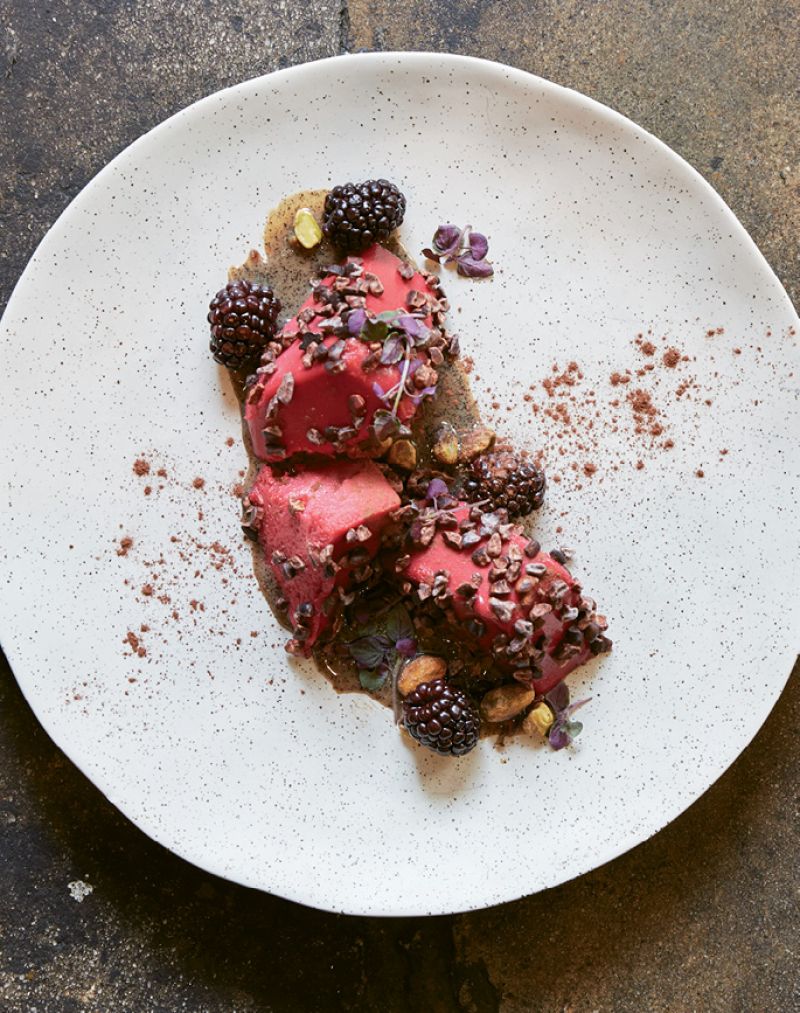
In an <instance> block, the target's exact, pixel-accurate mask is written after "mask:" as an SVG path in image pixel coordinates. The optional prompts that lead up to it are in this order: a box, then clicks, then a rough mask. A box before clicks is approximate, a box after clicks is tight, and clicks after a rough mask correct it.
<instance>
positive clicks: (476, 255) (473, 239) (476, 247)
mask: <svg viewBox="0 0 800 1013" xmlns="http://www.w3.org/2000/svg"><path fill="white" fill-rule="evenodd" d="M469 252H470V254H471V256H472V258H473V260H483V258H484V257H485V256H486V254H487V253H488V252H489V240H488V239H487V238H486V236H484V234H483V233H482V232H470V234H469Z"/></svg>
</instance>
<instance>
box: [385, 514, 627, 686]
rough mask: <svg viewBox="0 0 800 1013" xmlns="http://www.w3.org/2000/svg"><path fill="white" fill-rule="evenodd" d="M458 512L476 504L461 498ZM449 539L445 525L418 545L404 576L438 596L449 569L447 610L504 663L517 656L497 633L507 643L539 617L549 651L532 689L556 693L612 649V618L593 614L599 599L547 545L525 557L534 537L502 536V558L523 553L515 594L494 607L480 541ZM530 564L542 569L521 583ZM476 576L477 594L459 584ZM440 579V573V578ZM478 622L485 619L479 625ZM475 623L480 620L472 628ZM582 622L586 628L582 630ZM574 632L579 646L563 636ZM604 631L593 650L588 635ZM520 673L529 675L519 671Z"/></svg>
mask: <svg viewBox="0 0 800 1013" xmlns="http://www.w3.org/2000/svg"><path fill="white" fill-rule="evenodd" d="M452 512H453V513H454V514H455V516H456V518H457V520H458V521H459V522H461V521H463V520H464V519H465V518H466V517H467V516H468V514H469V506H467V505H465V504H462V505H460V506H458V507H457V508H456V509H455V510H453V511H452ZM445 538H446V536H445V534H444V533H443V532H442V531H437V533H436V535H435V536H434V538H433V541H432V542H431V543H430V545H429V546H427V547H425V548H419V549H416V550H415V551H412V553H411V559H410V562H409V563H408V565H407V567H406V568H405V569H404V570H403V574H404V576H405V577H407V578H408V580H410V581H411V582H412V583H413V584H414V585H415V586H416V588H417V592H418V593H419V591H420V588H422V590H423V594H424V596H425V597H428V595H429V594H430V591H429V589H431V588H434V600H436V599H435V581H436V578H437V574H442V573H443V572H444V573H446V574H447V575H448V580H447V589H448V591H449V592H450V596H449V597H447V596H446V606H445V608H446V610H447V611H449V610H450V609H452V612H451V613H450V618H451V621H455V622H457V623H458V625H459V627H462V628H463V629H464V630H465V633H466V635H467V636H469V637H471V638H474V639H475V640H476V641H477V643H478V645H479V646H480V648H481V649H482V650H484V651H486V652H487V653H491V654H493V655H494V657H495V659H496V661H497V662H498V663H499V664H500V665H501V666H503V667H511V668H513V667H515V666H514V665H513V662H512V658H513V656H509V655H508V654H505V653H498V651H497V650H496V649H495V650H493V647H495V646H496V643H497V640H496V638H498V636H502V638H503V641H504V642H509V641H512V640H513V639H514V638H515V637H517V636H518V632H517V631H515V628H514V624H515V623H516V622H518V621H519V620H523V621H528V622H531V621H532V620H535V627H536V628H535V632H534V634H533V637H532V640H533V642H534V643H535V644H536V645H537V647H538V648H539V649H540V650H542V651H543V655H542V656H541V657H539V658H538V660H537V664H538V668H539V669H540V671H537V672H536V673H535V674H536V677H535V678H534V679H533V681H532V685H533V688H534V689H535V690H536V691H537V692H538V693H547V692H549V691H550V690H551V689H552V688H553V687H554V686H556V685H558V683H559V682H561V680H562V679H564V678H565V677H566V676H567V675H568V674H569V673H570V672H571V671H573V670H574V669H575V668H577V667H578V666H579V665H582V664H584V662H586V661H587V660H588V659H589V658H590V657H591V656H592V654H594V653H600V651H605V650H608V649H609V648H610V646H611V645H610V641H608V640H607V639H606V638H605V637H602V635H601V633H602V630H604V629H605V625H606V624H605V620H604V618H603V617H602V616H596V615H595V614H594V611H593V610H594V603H593V602H591V601H590V600H589V599H584V598H583V597H582V595H581V588H580V585H579V584H578V583H577V582H576V581H575V580H574V578H573V577H572V576H571V575H570V573H569V572H568V571H567V570H566V569H565V568H564V567H563V566H562V565H561V564H560V563H558V562H557V561H556V560H555V559H553V557H552V556H551V555H549V554H548V553H546V552H541V551H538V552H537V553H536V554H535V555H534V556H532V557H531V556H529V555H526V554H525V550H526V547H527V546H528V545H529V543H528V541H527V539H525V538H523V537H521V536H520V535H515V534H512V535H511V537H510V539H508V540H507V541H504V542H503V544H502V549H501V555H500V557H498V558H505V559H508V558H509V552H510V553H511V556H512V557H515V558H517V559H521V567H520V573H519V576H517V577H516V578H514V579H513V580H509V581H508V582H507V583H508V585H509V586H510V588H511V590H510V593H507V594H504V595H503V596H502V597H501V598H500V597H495V598H494V607H493V605H492V603H491V602H490V598H492V592H491V588H490V568H491V564H490V563H489V562H485V563H484V564H483V565H480V564H477V563H476V562H474V561H473V558H472V553H473V551H474V550H475V549H476V547H477V546H476V545H471V546H469V548H457V547H455V546H453V545H451V544H448V543H447V541H446V540H445ZM487 544H488V539H484V540H483V541H482V542H481V543H480V545H482V546H486V545H487ZM511 546H513V548H511ZM529 551H530V549H529ZM526 567H531V568H532V569H533V570H534V574H535V575H534V576H533V577H531V578H530V579H528V581H527V583H528V584H530V585H532V587H530V588H527V587H525V585H521V584H520V581H522V580H525V579H526V578H527V577H529V574H527V573H526V570H525V568H526ZM475 574H478V575H480V578H481V580H480V583H479V584H478V587H477V591H476V593H475V594H474V595H471V594H465V593H463V592H462V591H461V590H460V588H462V587H463V586H464V585H467V584H470V583H472V584H473V586H474V584H476V583H477V580H473V575H475ZM441 580H442V578H441V577H440V582H441ZM558 582H563V585H564V586H559V583H558ZM520 587H522V588H523V592H522V593H520V591H519V590H517V589H518V588H520ZM554 591H556V592H557V593H556V598H555V600H556V601H557V604H556V605H552V604H551V601H553V597H552V596H553V592H554ZM503 602H507V603H508V604H509V608H508V614H507V615H504V614H502V613H503V611H504V610H503V609H502V603H503ZM498 603H500V607H499V608H498ZM498 611H500V613H501V614H500V615H498ZM475 621H477V623H478V624H480V625H474V623H475ZM470 624H473V625H472V629H470ZM590 624H591V625H590ZM481 627H482V629H481ZM580 627H582V628H583V630H585V631H586V632H581V631H580V629H579V628H580ZM568 630H569V636H568V637H567V641H569V640H573V641H576V642H577V643H574V644H573V646H569V643H568V642H567V643H565V642H564V641H565V635H567V631H568ZM579 633H580V635H579ZM598 636H599V637H600V639H599V640H598V641H597V642H596V644H595V645H594V648H593V649H590V647H589V639H594V638H595V637H598ZM520 675H524V673H523V672H522V671H520Z"/></svg>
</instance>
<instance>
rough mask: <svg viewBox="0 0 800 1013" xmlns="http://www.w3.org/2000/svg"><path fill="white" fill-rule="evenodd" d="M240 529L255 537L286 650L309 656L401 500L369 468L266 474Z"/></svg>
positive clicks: (366, 573)
mask: <svg viewBox="0 0 800 1013" xmlns="http://www.w3.org/2000/svg"><path fill="white" fill-rule="evenodd" d="M249 504H250V505H249V507H247V506H246V522H247V526H248V528H249V529H250V530H252V531H253V532H255V533H256V534H257V536H258V538H259V541H260V543H261V546H262V548H263V550H264V553H265V558H266V561H267V563H268V564H269V566H270V568H271V570H272V572H273V574H274V575H275V580H276V582H277V584H278V587H279V588H280V591H281V594H282V595H283V597H284V599H285V601H286V603H287V611H288V616H289V620H290V622H291V624H292V627H293V630H294V637H293V640H291V641H289V644H288V645H287V650H290V651H292V652H294V653H301V654H308V652H309V650H310V649H311V647H312V646H313V644H314V643H315V642H316V641H317V640H318V639H319V637H320V635H321V634H322V633H323V632H325V631H326V630H327V629H328V628H329V627H330V626H331V625H332V624H333V623H334V621H335V618H336V616H337V615H338V611H339V602H340V600H341V597H342V595H346V592H347V589H348V588H349V587H350V586H351V585H353V584H357V583H359V582H362V581H364V580H367V579H368V578H369V577H370V576H371V566H370V561H371V560H372V559H373V558H374V556H375V553H376V552H377V551H378V548H379V546H380V535H381V532H382V531H383V529H384V527H385V526H386V524H387V522H388V520H389V515H390V514H391V513H392V511H393V510H395V509H396V508H397V507H398V506H399V504H400V500H399V498H398V496H397V493H396V492H394V490H393V489H392V487H391V486H390V485H389V483H388V482H387V480H386V478H385V477H384V475H383V472H382V471H381V470H380V468H379V467H378V466H377V465H376V464H374V463H373V462H372V461H368V460H364V461H348V460H339V461H332V462H331V463H330V464H327V463H326V464H324V465H322V466H320V467H316V468H313V469H307V470H305V471H300V472H298V473H297V474H295V475H278V474H276V473H275V472H273V470H272V469H271V468H270V467H268V466H267V467H264V468H262V469H261V471H260V472H259V474H258V477H257V478H256V481H255V483H254V485H253V488H252V489H251V490H250V494H249Z"/></svg>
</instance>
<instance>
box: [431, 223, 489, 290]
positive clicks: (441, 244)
mask: <svg viewBox="0 0 800 1013" xmlns="http://www.w3.org/2000/svg"><path fill="white" fill-rule="evenodd" d="M488 252H489V240H488V239H487V238H486V236H484V234H483V233H482V232H473V231H472V226H471V225H467V226H466V227H465V228H463V229H459V228H458V226H457V225H440V226H439V228H438V229H437V230H436V232H435V233H434V236H433V240H432V243H431V247H425V249H424V250H423V251H422V255H423V256H424V257H427V258H428V259H429V260H435V261H436V263H437V264H438V263H442V262H443V263H445V264H455V265H456V270H457V271H458V273H459V274H460V275H463V277H465V278H490V277H491V276H492V275H493V274H494V268H493V267H492V265H491V264H490V263H489V261H488V260H486V254H487V253H488Z"/></svg>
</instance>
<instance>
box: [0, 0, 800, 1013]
mask: <svg viewBox="0 0 800 1013" xmlns="http://www.w3.org/2000/svg"><path fill="white" fill-rule="evenodd" d="M0 27H2V32H3V35H2V47H3V48H2V51H0V136H2V138H3V153H4V157H3V159H2V164H1V165H0V222H1V223H2V230H3V242H2V243H0V247H1V249H0V299H1V300H2V305H3V306H4V305H5V301H6V300H7V298H8V296H9V294H10V291H11V289H12V287H13V285H14V283H15V281H16V279H17V278H18V276H19V274H20V272H21V271H22V269H23V267H24V266H25V263H26V261H27V259H28V257H29V256H30V254H31V253H32V252H33V250H34V249H35V247H36V245H37V243H38V242H39V240H40V239H41V237H42V235H43V234H44V232H45V231H46V229H47V228H48V226H49V225H50V224H51V223H52V222H53V221H54V220H55V218H56V217H57V215H58V214H59V212H60V211H61V210H62V209H63V208H64V207H65V206H66V205H67V204H68V203H69V201H70V200H71V199H72V197H73V196H74V195H75V194H76V193H77V192H78V190H79V189H80V188H81V187H82V186H83V185H84V184H85V183H86V182H87V181H88V180H89V179H90V178H91V177H92V176H93V175H94V174H95V173H96V172H97V171H98V170H99V169H100V168H102V166H103V165H104V164H105V163H106V162H107V161H108V160H109V159H110V158H111V157H112V156H113V155H114V154H116V153H117V152H118V151H119V150H120V148H122V147H123V146H125V145H126V144H128V143H129V142H130V141H132V140H134V139H135V138H136V137H137V136H138V135H139V134H141V133H142V132H143V131H145V130H147V129H148V128H150V127H151V126H153V125H154V124H156V123H158V122H159V121H160V120H162V119H163V118H164V117H166V116H168V115H169V114H171V113H173V112H175V111H176V110H178V109H180V108H181V107H182V106H184V105H186V104H187V103H189V102H191V101H193V100H194V99H196V98H199V97H201V96H203V95H205V94H207V93H209V92H211V91H214V90H216V89H218V88H221V87H223V86H225V85H228V84H231V83H234V82H236V81H239V80H241V79H243V78H246V77H251V76H253V75H255V74H259V73H264V72H266V71H270V70H274V69H276V68H278V67H285V66H288V65H291V64H295V63H301V62H303V61H306V60H312V59H317V58H319V57H324V56H330V55H333V54H336V53H340V52H343V51H345V50H353V49H357V48H363V47H369V48H375V49H429V50H450V51H453V52H459V53H469V54H473V55H479V56H484V57H488V58H490V59H496V60H501V61H504V62H507V63H511V64H514V65H516V66H519V67H522V68H524V69H526V70H531V71H534V72H535V73H538V74H541V75H543V76H545V77H548V78H550V79H551V80H553V81H556V82H558V83H560V84H565V85H570V86H572V87H575V88H577V89H579V90H580V91H583V92H585V93H586V94H588V95H591V96H592V97H594V98H597V99H599V100H600V101H602V102H606V103H608V104H609V105H611V106H613V107H614V108H616V109H618V110H619V111H621V112H623V113H625V114H627V115H628V116H630V117H632V118H633V119H634V120H636V121H637V122H639V123H641V124H642V125H643V126H645V127H647V128H648V129H649V130H651V131H653V132H654V133H655V134H657V135H658V136H659V137H661V138H662V140H664V141H665V142H666V143H667V144H669V145H671V146H672V147H673V148H675V149H676V150H677V151H678V152H680V153H681V154H682V155H683V156H684V157H686V158H687V159H688V160H689V161H690V162H691V163H692V164H693V165H694V166H696V168H697V169H699V170H700V172H702V173H703V174H704V175H705V176H706V177H707V178H708V179H709V180H710V182H711V183H712V184H713V185H714V186H715V187H716V189H717V190H718V191H719V192H720V193H721V194H722V196H723V197H724V198H725V200H726V201H727V202H728V203H729V204H730V206H731V207H732V208H733V210H734V211H735V212H736V214H737V215H738V216H739V218H740V219H741V220H742V222H743V223H744V225H745V227H746V228H747V229H748V230H749V231H750V233H751V234H752V235H753V237H754V238H755V240H756V242H757V243H758V244H759V246H760V247H761V249H762V250H763V251H764V253H765V255H766V256H767V259H768V260H769V261H770V263H771V264H772V266H773V267H774V268H775V270H776V271H777V273H778V275H779V276H780V277H781V279H782V281H783V283H784V285H785V286H786V288H787V290H788V291H789V293H790V295H791V296H792V297H793V299H794V301H795V304H797V302H798V297H800V74H798V53H800V0H782V2H781V0H772V2H769V0H721V2H716V3H714V4H710V3H703V2H702V0H678V2H667V0H649V2H644V0H583V2H581V0H560V2H559V0H528V2H525V0H504V2H489V0H462V2H461V3H457V4H456V3H451V2H449V0H400V2H397V0H392V2H389V0H349V2H348V0H310V2H308V0H272V2H264V0H248V2H246V3H237V2H235V0H220V2H217V3H213V2H210V0H207V2H206V0H192V2H183V3H179V2H175V0H169V2H158V0H108V2H105V3H88V2H85V0H67V2H52V3H44V2H41V0H0ZM40 366H41V367H42V368H44V367H46V364H45V363H42V364H37V363H33V364H32V368H39V367H40ZM796 676H797V669H796V670H795V678H794V679H793V680H792V681H791V682H790V685H789V688H788V689H787V691H786V692H785V693H784V695H783V697H782V699H781V700H780V702H779V703H778V705H777V707H776V708H775V711H774V712H773V714H772V716H771V717H770V718H769V720H768V721H767V723H766V725H765V727H764V728H763V729H762V731H761V732H760V734H759V735H758V737H757V738H756V740H755V741H754V743H753V744H752V745H751V746H750V747H749V748H748V749H747V750H746V751H745V753H744V754H743V756H742V757H741V758H740V759H739V760H738V761H737V763H736V764H735V765H734V766H733V767H732V768H731V770H729V771H728V773H727V774H726V775H725V776H724V777H723V778H722V779H721V780H720V781H719V782H718V783H717V784H716V785H715V786H714V787H713V788H712V789H711V790H710V791H709V792H708V793H707V794H706V795H705V796H704V797H703V798H702V799H701V800H700V801H698V802H697V803H696V804H695V805H694V806H693V807H692V808H691V809H690V810H689V811H688V812H687V813H685V814H684V815H683V816H682V817H681V818H680V819H678V820H677V821H676V822H675V823H673V824H672V825H671V826H670V827H668V828H667V829H666V830H664V831H663V832H662V833H660V834H659V835H658V836H657V837H655V838H654V839H653V840H651V841H649V842H647V843H646V844H644V845H642V846H641V847H639V848H637V849H636V850H635V851H633V852H631V853H629V854H628V855H625V856H624V857H622V858H620V859H618V860H617V861H615V862H613V863H611V864H610V865H608V866H606V867H604V868H602V869H600V870H598V871H597V872H594V873H591V874H589V875H587V876H584V877H582V878H581V879H579V880H577V881H575V882H573V883H569V884H567V885H565V886H562V887H559V888H557V889H555V890H551V891H548V892H547V893H544V894H540V895H538V896H536V897H532V898H528V899H526V900H521V901H517V902H515V903H512V904H506V905H503V906H502V907H498V908H494V909H491V910H488V911H483V912H479V913H476V914H470V915H464V916H456V917H448V918H435V919H388V920H381V919H370V918H347V917H341V916H334V915H327V914H322V913H319V912H315V911H312V910H309V909H306V908H302V907H299V906H297V905H293V904H290V903H288V902H286V901H282V900H278V899H276V898H273V897H269V896H265V895H262V894H258V893H255V892H253V891H249V890H245V889H242V888H239V887H236V886H232V885H230V884H228V883H225V882H223V881H221V880H218V879H215V878H214V877H213V876H209V875H206V874H205V873H202V872H200V871H198V870H196V869H194V868H192V867H190V866H188V865H186V864H185V863H184V862H182V861H180V860H179V859H177V858H175V857H173V856H172V855H170V854H169V853H168V852H166V851H164V850H163V849H161V848H160V847H158V846H157V845H155V844H153V843H152V842H150V841H149V840H148V839H146V838H145V837H144V836H143V835H142V834H141V833H139V831H137V830H136V829H135V828H134V827H132V826H131V825H130V824H129V823H128V822H127V821H126V820H125V819H124V818H123V817H122V816H120V815H119V814H118V813H117V812H116V811H115V810H114V809H113V808H112V807H111V806H110V805H109V804H108V803H107V802H106V801H105V800H104V799H103V798H102V796H101V795H100V794H99V792H98V791H97V790H96V789H94V788H93V787H92V786H91V785H90V784H89V783H88V782H87V781H86V780H85V779H84V778H83V777H82V775H80V774H79V773H78V772H77V771H76V770H75V769H74V767H72V765H71V764H70V763H69V762H68V761H67V760H65V759H64V757H63V756H61V754H60V753H59V752H58V751H57V750H56V749H55V748H54V747H53V745H52V744H51V743H50V741H49V740H48V739H47V738H46V736H45V735H44V733H43V732H42V731H41V729H40V728H39V726H38V725H37V723H36V721H35V719H34V718H33V716H32V715H31V713H30V711H29V710H28V708H27V706H26V705H25V703H24V701H23V700H22V697H21V695H20V693H19V690H18V689H17V687H16V684H15V682H14V680H13V677H12V675H11V673H10V671H9V670H8V667H7V665H5V664H3V665H2V667H0V873H1V874H2V879H0V889H1V890H2V894H1V895H0V1010H2V1011H3V1013H5V1011H8V1013H17V1011H19V1013H23V1011H24V1013H34V1011H38V1013H62V1011H63V1013H76V1011H91V1013H123V1011H124V1013H129V1011H130V1013H144V1011H148V1013H149V1011H163V1013H173V1011H182V1010H187V1011H191V1013H205V1011H209V1013H217V1011H219V1013H223V1011H224V1013H251V1011H252V1013H255V1011H259V1013H260V1011H267V1010H277V1011H281V1013H283V1011H294V1010H303V1011H305V1010H329V1009H343V1010H380V1011H394V1010H398V1011H413V1013H418V1011H426V1013H427V1011H431V1013H439V1011H442V1013H444V1011H456V1010H461V1011H467V1013H483V1011H494V1010H499V1009H500V1010H503V1011H508V1013H511V1011H514V1013H516V1011H537V1013H538V1011H542V1013H551V1011H552V1013H584V1011H586V1013H591V1011H603V1013H606V1011H610V1013H617V1011H619V1013H628V1011H630V1013H643V1011H651V1010H652V1011H662V1010H663V1011H670V1013H678V1011H681V1013H682V1011H700V1013H706V1011H720V1013H753V1011H768V1013H784V1011H791V1010H800V973H798V960H797V955H796V954H797V950H798V945H800V938H799V937H800V932H799V931H798V924H799V920H798V909H797V865H798V854H799V853H800V849H799V848H798V841H799V840H800V831H799V830H798V826H799V824H798V795H797V785H798V756H800V748H799V747H798V736H797V734H796V729H797V727H798V724H799V723H800V689H798V682H797V678H796ZM77 881H81V882H83V883H87V884H89V885H91V887H92V888H93V891H92V892H91V893H89V894H88V895H86V896H85V897H84V899H83V900H80V901H79V900H77V899H75V897H74V896H73V893H77V894H78V895H79V894H80V889H79V888H77V889H76V887H75V886H73V888H72V891H70V889H69V887H68V884H70V883H72V884H75V883H76V882H77Z"/></svg>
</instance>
